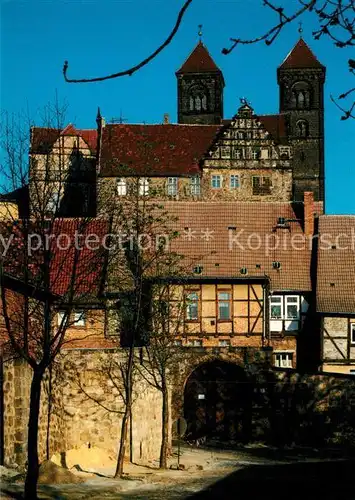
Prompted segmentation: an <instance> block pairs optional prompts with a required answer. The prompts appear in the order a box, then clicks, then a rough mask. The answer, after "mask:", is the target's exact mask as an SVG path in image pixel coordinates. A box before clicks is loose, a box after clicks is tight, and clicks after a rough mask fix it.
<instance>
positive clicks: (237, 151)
mask: <svg viewBox="0 0 355 500" xmlns="http://www.w3.org/2000/svg"><path fill="white" fill-rule="evenodd" d="M243 153H244V152H243V149H242V148H233V158H235V159H236V160H241V159H242V158H243V157H244V154H243Z"/></svg>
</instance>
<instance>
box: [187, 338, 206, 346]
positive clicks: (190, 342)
mask: <svg viewBox="0 0 355 500" xmlns="http://www.w3.org/2000/svg"><path fill="white" fill-rule="evenodd" d="M186 345H187V346H189V347H202V340H199V339H189V340H187V341H186Z"/></svg>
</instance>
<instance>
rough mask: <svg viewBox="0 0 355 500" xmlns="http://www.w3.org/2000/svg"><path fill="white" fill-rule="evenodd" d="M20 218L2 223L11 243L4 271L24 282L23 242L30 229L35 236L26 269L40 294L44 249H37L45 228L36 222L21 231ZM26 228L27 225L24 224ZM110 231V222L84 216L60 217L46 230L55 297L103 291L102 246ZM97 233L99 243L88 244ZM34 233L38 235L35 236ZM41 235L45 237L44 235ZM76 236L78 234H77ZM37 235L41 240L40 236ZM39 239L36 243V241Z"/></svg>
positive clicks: (83, 296) (84, 297) (93, 295)
mask: <svg viewBox="0 0 355 500" xmlns="http://www.w3.org/2000/svg"><path fill="white" fill-rule="evenodd" d="M21 224H22V223H21V221H18V222H17V223H15V224H8V225H5V224H3V225H2V234H3V237H4V238H9V237H10V234H13V235H14V237H13V238H12V239H9V240H8V241H10V246H9V249H8V251H7V253H6V256H5V258H4V261H5V262H4V270H5V272H7V273H8V275H10V276H11V277H13V278H16V279H17V280H19V281H24V277H25V274H24V262H26V261H25V260H24V256H25V254H26V255H27V252H28V249H27V243H24V241H25V237H24V235H25V234H26V232H25V231H28V232H29V234H30V235H33V238H32V237H31V238H30V237H28V241H29V242H33V247H34V248H33V250H32V251H31V252H30V255H29V257H28V259H29V260H28V263H27V269H28V271H29V273H30V275H29V276H28V279H29V282H30V284H31V285H33V286H34V287H35V288H36V289H38V291H39V293H40V292H41V290H43V276H42V275H41V268H42V261H43V252H42V249H41V248H39V249H38V248H35V247H36V246H37V243H40V242H41V241H42V240H43V239H44V236H43V228H41V229H38V230H36V228H35V222H34V223H33V225H32V227H31V228H28V229H25V230H22V228H21V227H22V226H21ZM25 227H27V226H25ZM107 232H108V222H107V221H106V220H104V219H94V220H91V221H86V220H85V221H84V220H81V219H57V220H55V221H54V223H53V226H52V228H51V229H50V230H48V232H47V233H46V234H47V236H48V241H50V244H51V262H50V263H49V272H50V279H51V292H52V294H53V295H55V296H68V294H69V293H72V295H71V297H74V298H75V299H77V300H79V299H80V300H89V299H95V298H97V296H98V294H99V292H100V286H101V284H102V283H101V280H102V278H103V274H102V270H103V267H104V262H105V251H104V249H103V248H102V246H101V245H100V243H101V242H102V241H103V240H102V238H103V236H104V235H105V234H106V233H107ZM93 234H94V235H97V236H98V238H99V243H98V244H96V246H95V248H94V246H93V243H90V244H89V245H85V244H84V243H85V238H86V237H87V236H88V235H93ZM34 235H38V237H35V236H34ZM41 235H42V236H41ZM76 235H77V236H76ZM37 238H38V239H37ZM35 242H37V243H35Z"/></svg>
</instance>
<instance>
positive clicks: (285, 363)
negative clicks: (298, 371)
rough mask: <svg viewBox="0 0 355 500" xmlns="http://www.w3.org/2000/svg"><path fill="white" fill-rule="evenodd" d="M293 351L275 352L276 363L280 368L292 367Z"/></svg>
mask: <svg viewBox="0 0 355 500" xmlns="http://www.w3.org/2000/svg"><path fill="white" fill-rule="evenodd" d="M292 361H293V352H275V353H274V365H275V366H276V367H278V368H292Z"/></svg>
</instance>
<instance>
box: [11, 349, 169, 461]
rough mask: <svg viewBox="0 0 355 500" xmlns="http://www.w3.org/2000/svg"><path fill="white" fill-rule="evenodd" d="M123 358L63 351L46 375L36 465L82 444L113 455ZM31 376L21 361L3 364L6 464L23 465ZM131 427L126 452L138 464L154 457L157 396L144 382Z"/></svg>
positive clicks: (117, 433)
mask: <svg viewBox="0 0 355 500" xmlns="http://www.w3.org/2000/svg"><path fill="white" fill-rule="evenodd" d="M123 357H124V356H123V354H122V351H121V352H117V351H115V350H112V351H111V350H106V351H104V350H101V351H100V350H74V349H73V350H68V351H65V352H64V353H63V354H61V356H60V358H58V359H57V361H56V363H55V365H54V366H53V369H52V373H51V374H50V373H49V372H47V373H46V374H45V378H44V381H43V383H42V393H41V412H40V425H39V459H40V461H42V460H44V459H46V458H47V457H49V458H50V457H51V456H52V455H53V454H54V453H58V452H64V451H66V450H69V449H71V448H78V447H80V446H82V445H88V446H98V447H100V448H104V449H106V450H108V452H111V453H113V454H114V455H115V454H117V451H118V445H119V436H120V428H121V416H122V415H121V411H122V408H123V405H122V399H121V396H120V390H121V388H122V387H121V384H120V377H121V376H120V373H119V368H118V363H119V362H120V361H122V359H123ZM111 361H113V362H112V363H111V366H113V368H112V370H111V372H110V373H109V372H108V369H107V366H108V365H109V363H110V362H111ZM123 361H124V359H123ZM31 378H32V373H31V369H30V368H29V367H28V365H26V364H25V363H24V362H23V361H21V360H18V361H9V362H7V363H5V366H4V400H5V401H4V402H5V411H4V422H5V460H6V463H7V464H14V463H17V464H19V465H24V464H25V462H26V442H27V423H28V412H29V393H30V384H31ZM48 423H49V425H48ZM131 424H132V425H131V429H132V438H130V437H129V438H128V447H127V453H131V458H132V459H133V460H134V461H137V462H139V461H141V462H147V461H148V460H152V459H157V458H158V457H159V452H160V439H161V395H160V392H159V391H158V390H156V389H155V388H153V387H152V386H150V385H148V384H147V383H145V382H144V381H139V382H137V384H136V386H135V393H134V404H133V409H132V421H131ZM130 442H132V443H133V446H132V450H130V446H129V444H130Z"/></svg>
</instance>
